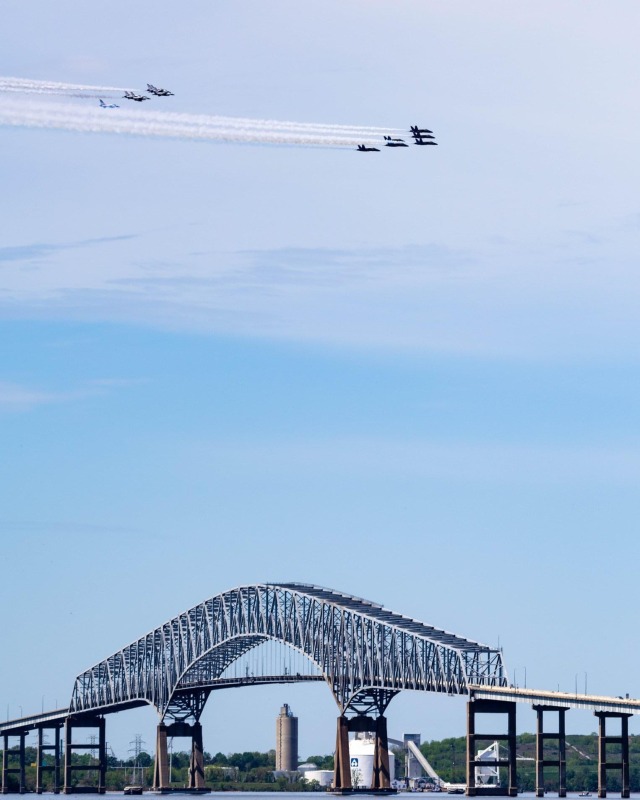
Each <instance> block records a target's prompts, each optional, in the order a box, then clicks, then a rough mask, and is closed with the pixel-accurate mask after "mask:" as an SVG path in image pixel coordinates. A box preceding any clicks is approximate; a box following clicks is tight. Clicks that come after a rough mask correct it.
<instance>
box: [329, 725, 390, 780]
mask: <svg viewBox="0 0 640 800" xmlns="http://www.w3.org/2000/svg"><path fill="white" fill-rule="evenodd" d="M350 732H351V733H354V732H360V733H371V732H373V733H374V734H375V744H374V750H373V775H372V778H371V786H370V787H367V788H370V789H390V788H391V775H390V773H389V739H388V736H387V718H386V717H385V716H383V715H382V714H380V715H379V716H378V717H376V718H375V719H374V718H373V717H369V716H366V715H363V714H359V715H358V716H355V717H352V718H351V719H349V718H347V717H346V716H345V715H344V714H341V715H340V716H339V717H338V727H337V733H336V755H335V761H334V767H333V788H334V789H336V790H347V791H348V790H350V789H353V781H352V780H351V759H350V756H349V733H350Z"/></svg>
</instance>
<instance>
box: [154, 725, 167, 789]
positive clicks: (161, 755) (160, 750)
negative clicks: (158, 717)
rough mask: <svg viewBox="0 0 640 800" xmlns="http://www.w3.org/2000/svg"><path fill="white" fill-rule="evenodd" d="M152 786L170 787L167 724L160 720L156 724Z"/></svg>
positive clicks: (156, 787)
mask: <svg viewBox="0 0 640 800" xmlns="http://www.w3.org/2000/svg"><path fill="white" fill-rule="evenodd" d="M153 788H154V789H155V790H156V791H158V790H160V789H170V788H171V784H170V781H169V755H168V753H167V726H166V725H164V724H163V723H162V722H161V723H160V724H159V725H158V731H157V733H156V760H155V764H154V767H153Z"/></svg>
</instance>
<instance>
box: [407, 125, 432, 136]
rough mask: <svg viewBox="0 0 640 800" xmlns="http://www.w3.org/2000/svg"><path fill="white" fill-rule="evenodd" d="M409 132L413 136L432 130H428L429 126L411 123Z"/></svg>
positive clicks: (422, 134)
mask: <svg viewBox="0 0 640 800" xmlns="http://www.w3.org/2000/svg"><path fill="white" fill-rule="evenodd" d="M410 132H411V133H412V134H413V135H414V136H416V135H417V136H424V134H425V133H433V131H430V130H429V128H419V127H418V126H417V125H412V126H411V128H410Z"/></svg>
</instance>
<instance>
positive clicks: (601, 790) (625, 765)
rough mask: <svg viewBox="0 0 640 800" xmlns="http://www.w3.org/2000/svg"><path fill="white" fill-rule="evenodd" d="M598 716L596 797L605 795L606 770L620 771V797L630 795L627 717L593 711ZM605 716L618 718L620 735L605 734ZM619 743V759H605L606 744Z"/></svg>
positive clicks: (616, 713) (615, 713)
mask: <svg viewBox="0 0 640 800" xmlns="http://www.w3.org/2000/svg"><path fill="white" fill-rule="evenodd" d="M594 714H595V716H596V717H598V723H599V725H598V797H606V796H607V770H608V769H619V770H620V772H621V784H622V786H621V793H620V796H621V797H630V786H629V717H630V716H631V715H630V714H621V713H618V712H615V711H595V712H594ZM607 717H614V718H616V719H619V720H620V736H607V722H606V720H607ZM609 744H617V745H620V757H621V760H620V761H607V745H609Z"/></svg>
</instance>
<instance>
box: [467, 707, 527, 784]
mask: <svg viewBox="0 0 640 800" xmlns="http://www.w3.org/2000/svg"><path fill="white" fill-rule="evenodd" d="M476 714H506V715H507V733H506V734H504V733H482V734H480V733H477V732H476ZM495 741H498V742H500V741H503V742H506V745H507V752H508V758H507V759H500V758H498V759H496V760H493V761H490V760H483V761H477V760H476V745H477V743H478V742H495ZM476 767H506V768H507V774H508V779H507V785H506V786H504V787H502V786H477V785H476ZM483 795H484V796H487V795H489V796H493V797H517V796H518V781H517V773H516V704H515V703H514V702H512V701H505V700H479V699H478V700H476V699H471V700H469V702H468V703H467V797H480V796H483Z"/></svg>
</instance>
